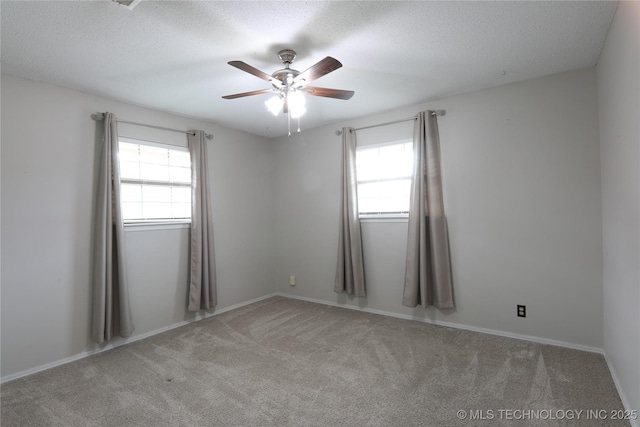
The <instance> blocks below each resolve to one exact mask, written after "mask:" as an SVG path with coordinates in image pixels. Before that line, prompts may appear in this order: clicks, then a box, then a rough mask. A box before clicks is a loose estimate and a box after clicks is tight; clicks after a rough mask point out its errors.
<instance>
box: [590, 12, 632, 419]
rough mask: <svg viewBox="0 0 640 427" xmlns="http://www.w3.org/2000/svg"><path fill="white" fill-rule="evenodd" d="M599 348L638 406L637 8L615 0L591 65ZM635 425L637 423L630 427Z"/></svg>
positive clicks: (625, 394)
mask: <svg viewBox="0 0 640 427" xmlns="http://www.w3.org/2000/svg"><path fill="white" fill-rule="evenodd" d="M598 103H599V110H600V150H601V158H602V220H603V253H604V337H605V338H604V349H605V352H606V354H607V359H608V361H609V365H610V367H611V370H612V372H613V374H614V377H615V378H616V382H617V385H618V387H619V391H620V394H621V396H622V398H623V400H625V405H626V407H627V408H628V409H640V313H639V312H638V307H640V3H638V2H626V1H622V2H620V3H619V4H618V10H617V11H616V15H615V17H614V19H613V23H612V25H611V29H610V30H609V35H608V37H607V40H606V43H605V46H604V48H603V51H602V55H601V56H600V61H599V63H598ZM637 425H640V424H637Z"/></svg>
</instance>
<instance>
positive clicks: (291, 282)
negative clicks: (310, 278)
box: [289, 276, 296, 286]
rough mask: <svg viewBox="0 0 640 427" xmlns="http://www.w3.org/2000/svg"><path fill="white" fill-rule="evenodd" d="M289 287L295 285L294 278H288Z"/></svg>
mask: <svg viewBox="0 0 640 427" xmlns="http://www.w3.org/2000/svg"><path fill="white" fill-rule="evenodd" d="M289 285H290V286H295V285H296V276H289Z"/></svg>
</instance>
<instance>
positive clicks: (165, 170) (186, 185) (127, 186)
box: [119, 138, 191, 223]
mask: <svg viewBox="0 0 640 427" xmlns="http://www.w3.org/2000/svg"><path fill="white" fill-rule="evenodd" d="M119 144H120V150H119V159H120V189H121V192H120V193H121V203H122V216H123V218H124V222H125V223H158V222H188V221H189V220H190V219H191V158H190V155H189V151H188V150H187V148H186V147H185V148H183V147H178V146H173V145H164V144H156V143H152V142H147V141H137V140H131V139H123V138H121V139H120V140H119Z"/></svg>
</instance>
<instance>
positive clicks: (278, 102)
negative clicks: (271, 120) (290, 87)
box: [264, 96, 283, 116]
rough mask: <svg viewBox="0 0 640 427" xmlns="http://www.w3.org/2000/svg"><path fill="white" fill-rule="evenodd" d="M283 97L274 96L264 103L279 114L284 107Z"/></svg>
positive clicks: (274, 112) (275, 114)
mask: <svg viewBox="0 0 640 427" xmlns="http://www.w3.org/2000/svg"><path fill="white" fill-rule="evenodd" d="M282 101H283V100H282V98H280V97H279V96H274V97H273V98H271V99H269V100H267V101H265V103H264V105H266V106H267V109H268V110H269V111H271V113H273V115H274V116H277V115H278V113H280V110H281V109H282Z"/></svg>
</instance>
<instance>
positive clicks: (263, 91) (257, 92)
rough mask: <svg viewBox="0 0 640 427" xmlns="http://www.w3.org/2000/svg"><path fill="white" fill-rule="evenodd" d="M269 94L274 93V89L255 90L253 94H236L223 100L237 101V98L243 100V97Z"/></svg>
mask: <svg viewBox="0 0 640 427" xmlns="http://www.w3.org/2000/svg"><path fill="white" fill-rule="evenodd" d="M269 92H273V89H260V90H253V91H251V92H242V93H234V94H233V95H225V96H223V98H224V99H236V98H242V97H243V96H251V95H260V94H261V93H269Z"/></svg>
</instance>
